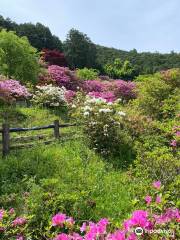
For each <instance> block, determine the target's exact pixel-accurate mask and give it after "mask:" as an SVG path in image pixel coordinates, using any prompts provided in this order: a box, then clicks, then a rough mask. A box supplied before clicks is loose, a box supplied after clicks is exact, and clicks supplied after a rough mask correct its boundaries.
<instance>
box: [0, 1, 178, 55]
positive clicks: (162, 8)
mask: <svg viewBox="0 0 180 240" xmlns="http://www.w3.org/2000/svg"><path fill="white" fill-rule="evenodd" d="M0 14H1V15H3V16H4V17H10V18H11V19H12V20H14V21H16V22H18V23H22V22H32V23H36V22H41V23H43V24H45V25H47V26H49V28H50V29H51V31H52V33H53V34H55V35H57V36H59V38H60V39H61V40H64V39H65V37H66V34H67V32H68V31H69V30H70V29H71V28H76V29H78V30H80V31H82V32H83V33H86V34H87V35H88V36H89V37H90V38H91V40H92V41H93V42H95V43H97V44H101V45H104V46H108V47H115V48H118V49H123V50H131V49H133V48H136V49H137V50H138V51H141V52H142V51H153V52H155V51H158V52H170V51H171V50H174V51H177V52H180V0H0Z"/></svg>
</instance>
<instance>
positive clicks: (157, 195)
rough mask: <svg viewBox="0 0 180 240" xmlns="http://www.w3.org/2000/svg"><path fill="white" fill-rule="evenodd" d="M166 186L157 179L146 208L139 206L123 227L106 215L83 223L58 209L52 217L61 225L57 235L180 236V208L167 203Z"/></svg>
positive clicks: (112, 239)
mask: <svg viewBox="0 0 180 240" xmlns="http://www.w3.org/2000/svg"><path fill="white" fill-rule="evenodd" d="M162 189H163V186H162V184H161V182H160V181H155V182H153V184H152V189H151V195H146V196H145V198H144V204H143V205H144V209H140V210H135V211H134V212H133V213H132V215H131V217H130V218H129V219H127V220H124V221H123V223H122V225H121V227H120V228H116V229H114V227H113V226H112V224H111V222H110V221H109V220H108V219H106V218H102V219H100V220H99V221H98V222H97V223H94V222H91V221H90V222H88V221H86V222H83V223H82V225H81V226H80V227H79V226H78V225H77V224H76V222H75V221H74V220H73V219H72V218H69V217H67V216H66V215H65V214H62V213H58V214H56V215H55V216H54V217H53V218H52V226H55V227H57V231H58V228H60V229H61V233H58V234H57V235H56V236H55V237H54V238H53V239H54V240H59V239H60V240H61V239H76V240H77V239H78V240H80V239H82V240H83V239H85V240H87V239H88V240H93V239H104V240H138V239H152V240H153V239H167V240H168V239H177V238H178V236H179V232H178V222H179V221H180V212H179V210H178V209H177V208H175V207H174V206H166V201H165V197H163V196H162ZM64 229H69V231H68V233H67V231H66V233H64V231H62V230H64ZM73 230H76V231H75V232H74V231H73Z"/></svg>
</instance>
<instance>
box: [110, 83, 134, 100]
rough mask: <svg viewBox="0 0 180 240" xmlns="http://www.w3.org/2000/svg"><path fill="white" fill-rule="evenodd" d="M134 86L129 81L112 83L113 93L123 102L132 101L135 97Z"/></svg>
mask: <svg viewBox="0 0 180 240" xmlns="http://www.w3.org/2000/svg"><path fill="white" fill-rule="evenodd" d="M135 88H136V85H135V83H134V82H131V81H123V80H116V81H114V93H115V95H116V96H117V97H118V98H122V99H125V100H129V99H133V98H135V97H136V93H135Z"/></svg>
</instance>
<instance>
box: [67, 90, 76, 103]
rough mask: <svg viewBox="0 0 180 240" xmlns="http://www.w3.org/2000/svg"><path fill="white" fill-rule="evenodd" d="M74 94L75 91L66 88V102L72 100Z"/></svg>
mask: <svg viewBox="0 0 180 240" xmlns="http://www.w3.org/2000/svg"><path fill="white" fill-rule="evenodd" d="M75 96H76V92H75V91H72V90H67V91H66V92H65V99H66V101H67V102H68V103H70V102H72V100H73V99H74V97H75Z"/></svg>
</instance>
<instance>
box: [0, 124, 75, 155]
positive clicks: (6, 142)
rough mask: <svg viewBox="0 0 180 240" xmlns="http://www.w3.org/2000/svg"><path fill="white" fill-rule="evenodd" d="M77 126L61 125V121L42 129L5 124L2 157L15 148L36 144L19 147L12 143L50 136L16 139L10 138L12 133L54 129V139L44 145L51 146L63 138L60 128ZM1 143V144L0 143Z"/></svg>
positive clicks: (24, 145)
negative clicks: (14, 126)
mask: <svg viewBox="0 0 180 240" xmlns="http://www.w3.org/2000/svg"><path fill="white" fill-rule="evenodd" d="M71 126H76V124H69V123H64V124H60V123H59V120H55V121H54V123H53V124H50V125H47V126H41V127H32V128H10V127H9V124H7V123H4V124H3V125H2V129H0V133H2V156H3V157H5V156H6V155H8V154H9V153H10V150H11V149H15V148H24V147H32V146H34V144H32V143H31V144H22V145H18V146H11V142H13V141H15V142H18V141H19V140H21V141H22V140H23V142H27V141H30V140H31V141H33V140H43V139H44V138H45V137H47V136H48V135H45V134H43V135H42V134H41V135H34V136H33V135H32V136H24V137H15V138H10V133H12V132H27V131H38V130H44V129H53V139H51V140H47V141H44V142H43V143H44V144H49V143H52V142H54V140H55V139H59V138H60V136H61V132H60V128H64V127H71ZM0 143H1V142H0Z"/></svg>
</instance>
